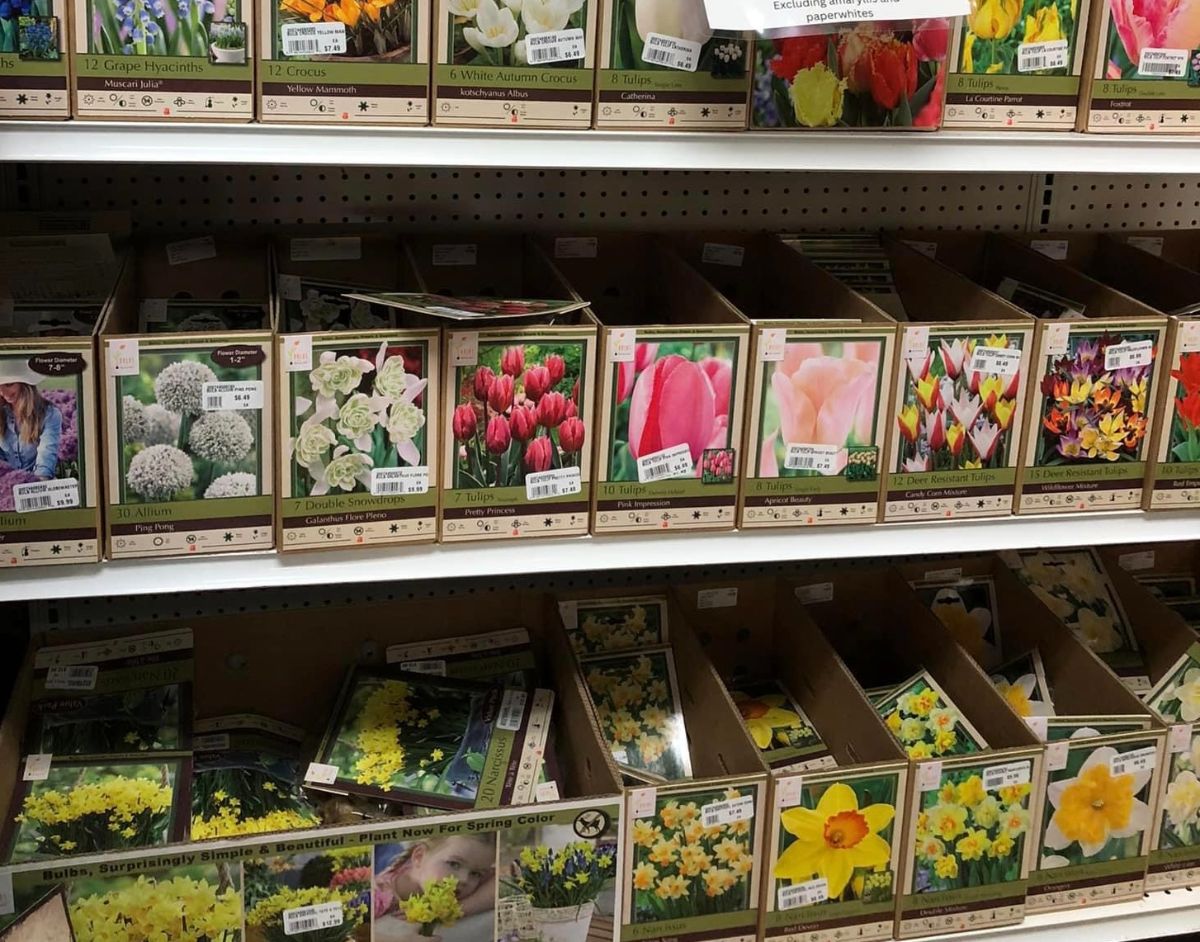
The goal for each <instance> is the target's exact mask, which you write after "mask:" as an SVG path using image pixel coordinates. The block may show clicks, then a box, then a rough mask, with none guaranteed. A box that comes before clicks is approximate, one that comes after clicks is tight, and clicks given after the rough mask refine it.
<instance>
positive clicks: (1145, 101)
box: [1091, 98, 1200, 111]
mask: <svg viewBox="0 0 1200 942" xmlns="http://www.w3.org/2000/svg"><path fill="white" fill-rule="evenodd" d="M1091 107H1092V108H1094V109H1096V110H1097V111H1200V99H1196V98H1096V99H1093V100H1092V105H1091Z"/></svg>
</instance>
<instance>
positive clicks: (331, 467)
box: [289, 341, 429, 497]
mask: <svg viewBox="0 0 1200 942" xmlns="http://www.w3.org/2000/svg"><path fill="white" fill-rule="evenodd" d="M314 356H315V359H316V366H314V367H313V368H312V369H311V370H307V371H305V370H301V371H298V372H295V373H292V374H290V376H291V396H292V418H291V421H292V427H291V429H290V430H289V434H290V435H291V439H290V447H291V455H292V461H291V466H290V467H291V475H292V481H291V494H292V496H293V497H300V496H305V497H320V496H323V495H326V494H347V493H351V492H359V493H367V492H369V491H370V489H371V471H372V470H373V469H375V468H400V467H412V466H418V465H424V464H426V460H425V421H426V414H425V395H424V393H425V388H426V386H428V384H429V380H428V379H427V378H425V377H423V376H422V372H423V364H424V359H425V347H424V345H423V344H421V345H417V346H395V345H389V344H388V343H387V341H384V342H383V343H381V344H380V345H379V346H378V347H372V348H371V349H361V348H354V349H334V350H330V349H322V350H321V351H320V352H319V353H318V354H315V355H314Z"/></svg>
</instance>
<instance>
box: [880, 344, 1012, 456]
mask: <svg viewBox="0 0 1200 942" xmlns="http://www.w3.org/2000/svg"><path fill="white" fill-rule="evenodd" d="M935 343H936V346H935V345H934V344H935ZM988 347H990V348H993V349H1013V350H1015V349H1018V348H1019V346H1018V343H1017V341H1016V340H1015V339H1010V338H1009V337H1007V336H1006V335H1004V334H1001V335H998V336H996V335H993V336H989V337H987V338H974V337H955V338H954V339H953V340H952V341H947V340H945V339H942V340H940V341H936V342H931V344H930V348H929V349H928V350H926V351H925V353H924V354H923V355H920V354H918V355H915V356H910V357H908V358H907V360H906V371H905V377H904V395H903V398H902V400H901V404H900V407H899V411H898V412H897V414H896V423H897V425H898V426H899V431H900V436H901V441H900V448H899V450H898V452H897V458H896V460H897V466H896V468H895V470H896V471H897V472H907V473H918V472H923V471H958V470H964V469H967V470H970V469H980V468H1002V467H1004V465H1005V462H1006V460H1007V453H1008V445H1009V442H1010V436H1011V432H1012V426H1013V421H1014V419H1015V418H1016V413H1017V394H1018V392H1019V391H1020V388H1021V374H1020V371H1019V370H1018V371H1015V372H1013V373H1009V374H1001V373H986V372H981V371H978V370H974V369H972V365H973V364H974V360H975V351H976V350H977V349H979V348H988Z"/></svg>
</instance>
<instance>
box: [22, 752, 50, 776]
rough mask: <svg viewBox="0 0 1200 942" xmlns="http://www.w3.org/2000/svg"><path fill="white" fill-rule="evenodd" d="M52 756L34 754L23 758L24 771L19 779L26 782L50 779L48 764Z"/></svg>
mask: <svg viewBox="0 0 1200 942" xmlns="http://www.w3.org/2000/svg"><path fill="white" fill-rule="evenodd" d="M52 761H54V756H52V755H51V754H50V753H48V752H39V753H34V754H33V755H28V756H26V757H25V771H24V772H22V774H21V778H22V779H23V780H24V781H26V782H44V781H46V779H48V778H49V777H50V763H51V762H52Z"/></svg>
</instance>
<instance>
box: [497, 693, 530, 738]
mask: <svg viewBox="0 0 1200 942" xmlns="http://www.w3.org/2000/svg"><path fill="white" fill-rule="evenodd" d="M528 700H529V694H527V693H526V692H525V691H524V690H517V689H516V688H515V687H510V688H508V689H507V690H505V691H504V697H503V699H501V701H500V712H499V714H497V716H496V728H497V729H503V730H507V731H508V732H510V733H515V732H517V731H518V730H520V728H521V720H522V719H523V718H524V716H525V704H526V702H527V701H528Z"/></svg>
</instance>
